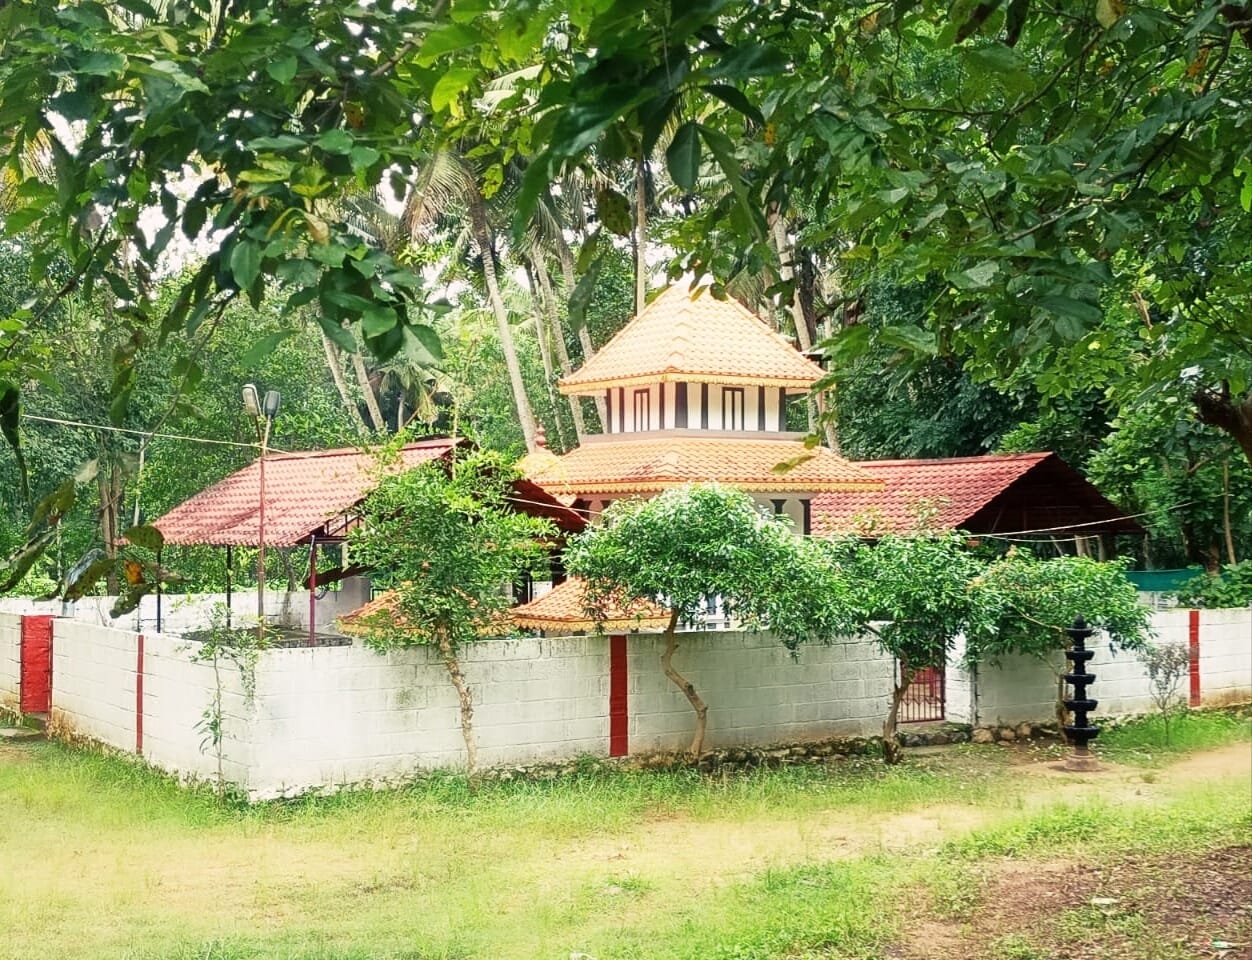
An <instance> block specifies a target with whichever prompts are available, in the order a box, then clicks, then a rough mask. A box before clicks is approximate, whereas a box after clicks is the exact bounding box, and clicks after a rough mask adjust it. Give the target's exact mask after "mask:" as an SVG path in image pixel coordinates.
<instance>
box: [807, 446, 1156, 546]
mask: <svg viewBox="0 0 1252 960" xmlns="http://www.w3.org/2000/svg"><path fill="white" fill-rule="evenodd" d="M857 466H858V467H860V468H861V469H862V470H864V471H866V472H867V473H869V474H870V475H872V476H874V477H877V478H878V479H880V480H882V481H883V483H884V487H883V489H881V490H880V491H878V492H876V493H824V494H820V495H819V496H816V497H814V498H813V507H812V525H813V534H814V535H815V536H834V535H837V534H842V533H856V534H861V535H873V534H876V533H903V532H907V531H909V530H914V529H916V528H917V526H918V516H919V511H920V512H927V511H933V517H931V518H930V519H929V525H930V526H933V527H934V528H937V529H941V530H955V529H961V530H967V531H969V532H970V533H994V532H997V531H1000V532H1009V531H1020V530H1027V529H1052V528H1055V529H1056V530H1057V531H1058V532H1060V531H1061V530H1063V529H1065V528H1069V529H1071V530H1073V531H1076V532H1086V533H1091V534H1094V533H1111V532H1118V533H1135V532H1142V529H1141V528H1140V527H1139V525H1138V524H1137V523H1135V521H1134V520H1131V519H1130V518H1128V517H1126V515H1125V514H1123V513H1122V512H1121V511H1120V510H1119V509H1118V508H1117V507H1116V506H1114V505H1113V504H1112V503H1110V502H1109V501H1108V500H1106V499H1105V498H1104V497H1103V496H1102V495H1101V494H1100V492H1099V491H1098V490H1096V488H1095V487H1094V486H1092V485H1091V484H1090V483H1089V482H1088V481H1087V480H1086V479H1085V478H1084V477H1083V476H1082V475H1081V474H1080V473H1079V472H1078V471H1077V470H1074V469H1073V468H1072V467H1070V466H1069V465H1068V464H1066V463H1065V462H1064V461H1063V460H1062V459H1061V458H1060V457H1058V456H1056V454H1054V453H1023V454H1011V455H1007V456H991V455H988V456H981V457H951V458H948V459H941V460H864V461H860V462H858V463H857Z"/></svg>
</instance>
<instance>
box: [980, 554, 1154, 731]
mask: <svg viewBox="0 0 1252 960" xmlns="http://www.w3.org/2000/svg"><path fill="white" fill-rule="evenodd" d="M1125 569H1126V561H1117V562H1113V563H1102V562H1100V561H1097V560H1092V559H1090V558H1089V557H1056V558H1054V559H1051V560H1040V559H1039V558H1037V557H1035V556H1034V555H1033V554H1029V553H1024V552H1021V551H1010V552H1009V553H1008V554H1006V555H1005V556H1004V557H1002V558H1001V559H999V560H997V561H995V562H994V563H992V564H991V565H990V566H989V567H987V569H986V571H985V572H984V573H983V574H982V575H981V576H980V577H979V578H978V582H977V583H976V584H975V586H976V588H977V594H978V595H977V606H978V610H979V615H978V617H977V618H976V621H975V623H976V626H975V628H974V629H971V631H970V633H969V635H968V640H969V643H968V644H967V646H966V650H965V659H966V662H967V663H968V664H969V665H971V666H972V665H976V664H978V663H980V662H984V661H989V662H992V663H995V662H997V661H999V660H1001V659H1003V658H1004V657H1005V656H1008V655H1010V654H1024V655H1026V656H1030V657H1035V658H1037V659H1039V660H1043V661H1045V662H1046V661H1048V659H1049V657H1050V655H1052V654H1054V653H1056V652H1058V651H1062V650H1065V649H1066V648H1068V647H1069V644H1070V640H1069V635H1068V634H1067V633H1066V632H1065V629H1066V628H1067V627H1068V626H1070V624H1072V623H1073V622H1074V617H1076V616H1079V615H1081V616H1082V617H1083V618H1084V619H1085V620H1086V621H1087V623H1088V624H1089V625H1090V626H1091V627H1093V628H1095V629H1097V630H1103V631H1104V632H1105V633H1107V634H1108V636H1109V639H1110V641H1112V643H1114V644H1115V645H1117V646H1120V647H1122V648H1124V649H1127V650H1142V649H1143V648H1144V646H1145V645H1146V644H1147V641H1148V637H1149V636H1150V635H1151V632H1152V631H1151V626H1150V623H1151V613H1150V612H1149V611H1148V609H1147V607H1145V606H1143V605H1142V604H1141V603H1139V598H1138V595H1137V594H1136V592H1135V587H1134V584H1132V583H1131V582H1130V581H1129V580H1128V579H1126V574H1125ZM1056 675H1057V699H1056V716H1057V723H1058V724H1059V725H1060V726H1061V727H1064V725H1065V724H1066V723H1067V722H1068V712H1067V711H1066V709H1065V704H1064V702H1063V701H1064V692H1065V682H1064V680H1063V679H1062V675H1061V671H1059V670H1058V671H1056Z"/></svg>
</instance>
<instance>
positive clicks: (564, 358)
mask: <svg viewBox="0 0 1252 960" xmlns="http://www.w3.org/2000/svg"><path fill="white" fill-rule="evenodd" d="M534 266H535V279H536V280H538V281H539V290H540V292H541V293H542V294H543V302H544V303H545V305H546V306H547V314H548V324H549V326H550V327H551V329H552V344H553V347H554V348H555V349H556V359H557V362H558V363H559V364H560V365H561V375H562V376H566V377H568V376H569V375H570V374H571V373H573V372H574V366H573V364H572V363H570V359H569V348H568V347H566V346H565V330H564V328H563V327H562V326H561V314H560V311H559V310H557V306H556V293H555V292H554V291H553V289H552V278H551V277H549V276H548V268H547V265H546V264H544V262H543V258H542V257H536V258H535V264H534ZM566 399H568V400H569V412H570V416H571V417H572V418H573V421H574V433H575V435H576V436H577V437H578V442H579V443H582V442H583V437H584V436H585V435H586V433H587V425H586V424H585V423H584V422H583V408H582V401H581V400H580V399H579V398H578V397H576V396H574V395H573V394H571V395H570V396H569V397H567V398H566Z"/></svg>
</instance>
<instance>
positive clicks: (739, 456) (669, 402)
mask: <svg viewBox="0 0 1252 960" xmlns="http://www.w3.org/2000/svg"><path fill="white" fill-rule="evenodd" d="M822 375H823V374H822V370H821V368H820V367H818V366H817V365H816V364H815V363H813V362H812V361H810V360H808V359H807V358H806V357H804V356H803V355H802V354H801V353H799V352H798V351H797V350H796V349H795V347H793V346H792V345H791V343H789V342H788V341H787V340H786V339H784V338H783V337H782V336H780V335H779V334H777V333H775V332H774V331H773V330H772V329H770V327H769V326H767V325H766V324H765V323H764V322H763V321H762V320H761V319H760V318H758V317H757V316H755V315H754V314H752V313H751V312H750V311H748V310H747V309H746V308H745V307H744V306H743V305H742V304H740V303H739V302H738V301H736V300H733V299H726V300H718V299H716V298H715V297H714V296H713V295H712V294H710V293H709V292H708V290H707V289H704V288H699V289H697V290H696V291H694V292H693V291H691V290H690V289H689V288H688V286H687V284H685V283H679V284H675V285H674V286H671V287H670V288H669V289H668V290H665V291H664V292H663V293H661V294H660V295H659V296H658V297H657V298H656V299H655V300H653V301H652V303H651V304H649V305H648V306H647V307H646V308H645V309H644V310H643V311H642V312H641V313H640V314H639V315H638V316H636V317H635V318H634V319H633V320H631V321H630V323H628V324H627V325H626V326H625V327H624V328H622V330H621V331H620V332H619V333H618V334H617V335H616V336H615V337H613V339H612V340H610V341H609V342H608V343H607V344H605V345H604V347H603V348H602V349H601V350H600V351H599V352H598V353H596V355H595V356H594V357H592V358H591V359H590V360H589V361H588V362H587V363H586V364H585V365H584V366H583V367H582V368H581V369H580V370H577V371H576V372H574V373H572V374H570V375H569V376H567V377H565V378H564V379H563V380H561V381H560V384H559V386H560V389H561V392H562V393H564V394H567V395H569V394H572V395H577V396H590V397H596V398H599V399H601V400H603V401H604V409H605V412H606V414H607V416H606V423H605V432H604V433H603V434H600V435H597V436H590V437H586V438H584V440H583V443H582V444H581V445H580V446H579V447H577V448H575V449H573V450H571V451H569V452H568V453H566V454H564V455H563V456H558V455H556V454H554V453H552V452H551V451H549V450H547V449H546V448H541V449H540V450H537V451H535V452H534V453H532V454H530V455H528V456H526V457H524V458H523V459H522V461H521V463H520V464H519V466H520V468H521V470H522V472H523V473H524V474H525V475H526V476H527V477H528V478H529V479H531V480H533V481H535V482H536V483H538V484H540V485H541V486H543V487H544V488H545V489H547V490H548V492H549V493H551V494H553V495H554V496H557V497H560V498H561V499H562V500H564V501H565V502H568V503H571V504H572V506H573V507H574V509H576V510H580V511H585V512H586V514H588V515H590V516H591V517H592V518H594V517H595V516H596V515H598V514H599V513H600V511H602V510H603V509H604V507H605V506H607V505H608V504H609V503H611V502H612V501H614V500H617V499H621V498H623V497H633V496H645V497H646V496H652V495H655V494H657V493H660V492H661V491H662V490H665V489H668V488H670V487H678V486H682V485H684V484H687V483H695V482H708V481H717V482H721V483H725V484H727V485H728V486H733V487H736V488H738V489H740V490H743V491H745V492H748V493H751V494H752V495H753V496H754V497H755V498H756V499H757V500H758V502H760V503H761V504H762V505H763V506H765V507H767V508H768V509H770V510H772V511H773V512H774V513H777V514H786V515H788V516H789V517H790V518H791V520H792V523H793V524H794V526H795V529H796V531H797V532H798V533H803V534H807V533H809V532H810V529H811V526H812V517H813V513H812V505H813V500H814V498H815V497H817V496H818V495H819V494H825V493H836V492H848V493H864V494H868V493H872V492H875V491H879V490H882V488H883V481H882V480H881V479H880V478H879V477H876V476H873V475H872V474H870V473H868V472H867V471H865V470H862V469H861V468H859V467H857V466H856V465H854V464H852V463H850V462H848V461H847V460H844V459H843V458H842V457H840V456H839V455H838V454H836V453H835V452H834V451H832V450H830V449H828V448H826V447H820V446H808V445H806V444H805V442H804V437H805V435H806V433H805V431H803V430H793V429H791V427H792V426H793V423H792V422H791V421H792V401H793V400H795V399H797V398H799V399H801V402H802V401H803V398H804V397H805V396H806V395H807V394H808V392H809V390H810V389H811V388H812V385H813V384H814V383H815V382H816V381H817V380H818V379H819V378H820V377H821V376H822ZM801 409H803V408H801ZM796 419H797V420H800V421H802V422H803V425H804V426H805V427H807V420H806V419H805V418H804V417H803V415H799V416H797V417H796Z"/></svg>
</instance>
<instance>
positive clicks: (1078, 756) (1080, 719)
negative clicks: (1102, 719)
mask: <svg viewBox="0 0 1252 960" xmlns="http://www.w3.org/2000/svg"><path fill="white" fill-rule="evenodd" d="M1094 632H1095V631H1094V630H1092V629H1091V628H1090V627H1088V626H1087V624H1086V622H1085V621H1084V620H1083V618H1082V617H1078V618H1077V619H1075V620H1074V625H1073V626H1072V627H1070V628H1069V629H1068V630H1067V631H1066V633H1068V634H1069V638H1070V639H1071V640H1072V641H1073V646H1072V647H1071V648H1070V649H1069V650H1066V651H1065V657H1066V659H1068V660H1069V664H1070V672H1069V673H1067V674H1065V676H1064V679H1065V682H1066V683H1068V684H1069V685H1070V686H1071V687H1073V688H1074V690H1073V697H1072V698H1071V699H1069V700H1066V701H1065V706H1066V708H1067V709H1068V710H1069V711H1070V712H1071V713H1072V714H1073V720H1072V722H1071V723H1069V724H1067V725H1066V727H1065V735H1066V736H1067V737H1068V738H1069V742H1070V743H1071V744H1073V746H1074V750H1073V752H1072V753H1071V754H1070V755H1069V756H1068V757H1067V758H1066V760H1065V769H1066V770H1078V771H1084V770H1096V769H1098V766H1099V765H1098V764H1097V763H1096V759H1095V757H1094V756H1092V754H1091V748H1090V746H1089V745H1090V743H1091V741H1092V740H1094V739H1095V738H1096V737H1098V736H1099V735H1100V728H1099V727H1095V726H1092V725H1091V722H1090V721H1089V720H1088V719H1087V714H1088V713H1090V712H1091V711H1092V710H1094V709H1095V708H1096V707H1097V706H1098V705H1099V701H1098V700H1091V699H1089V698H1088V696H1087V687H1088V686H1089V685H1090V684H1092V683H1095V674H1094V673H1088V672H1087V662H1088V661H1089V660H1090V659H1091V658H1092V657H1094V656H1095V651H1094V650H1088V649H1087V647H1086V641H1087V638H1088V637H1090V636H1091V634H1092V633H1094Z"/></svg>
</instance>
